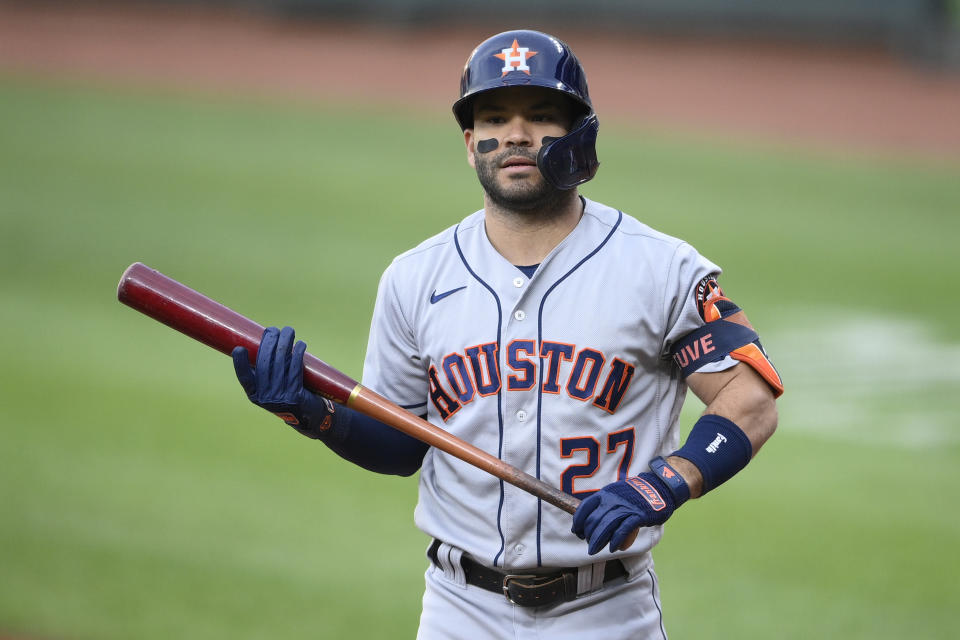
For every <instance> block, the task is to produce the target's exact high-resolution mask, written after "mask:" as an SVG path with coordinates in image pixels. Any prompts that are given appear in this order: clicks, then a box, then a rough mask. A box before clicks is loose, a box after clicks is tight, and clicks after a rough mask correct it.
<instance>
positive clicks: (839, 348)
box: [762, 312, 960, 449]
mask: <svg viewBox="0 0 960 640" xmlns="http://www.w3.org/2000/svg"><path fill="white" fill-rule="evenodd" d="M804 315H809V314H804ZM816 317H817V321H816V323H815V324H814V323H811V322H809V321H804V322H803V326H799V323H798V326H795V327H793V328H789V327H790V320H788V319H784V321H783V322H782V323H778V326H779V327H783V328H782V329H780V330H777V331H769V332H762V334H763V336H764V337H763V340H764V346H765V347H767V349H768V351H769V353H770V356H771V358H772V359H773V361H774V364H775V365H776V366H777V369H778V370H779V371H780V373H781V375H782V377H783V379H784V383H785V386H786V393H785V394H784V395H783V397H782V398H781V400H780V402H779V406H780V429H782V430H784V431H795V432H814V433H815V434H816V435H818V436H823V437H830V438H836V439H839V440H849V441H857V442H862V443H870V444H880V445H893V446H900V447H906V448H917V449H923V448H927V447H930V446H936V445H955V444H960V344H958V343H945V342H942V341H940V340H938V339H937V338H936V337H935V335H934V332H933V330H932V328H931V327H930V326H929V325H928V324H927V323H925V322H924V321H923V320H922V319H919V318H903V317H894V316H877V315H875V314H874V315H854V314H851V313H846V312H837V313H827V314H823V313H821V312H818V313H817V314H816Z"/></svg>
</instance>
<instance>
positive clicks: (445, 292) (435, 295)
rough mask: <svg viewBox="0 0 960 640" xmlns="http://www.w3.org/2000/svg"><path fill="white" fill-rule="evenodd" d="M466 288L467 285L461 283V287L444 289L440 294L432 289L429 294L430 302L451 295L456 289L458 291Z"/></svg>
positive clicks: (435, 302) (435, 301)
mask: <svg viewBox="0 0 960 640" xmlns="http://www.w3.org/2000/svg"><path fill="white" fill-rule="evenodd" d="M466 288H467V285H463V286H462V287H457V288H456V289H450V291H444V292H443V293H440V294H438V293H437V290H436V289H434V290H433V293H431V294H430V304H437V303H438V302H440V301H441V300H443V299H444V298H446V297H447V296H450V295H453V294H455V293H456V292H457V291H460V290H461V289H466Z"/></svg>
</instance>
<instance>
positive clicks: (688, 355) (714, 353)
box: [670, 295, 783, 398]
mask: <svg viewBox="0 0 960 640" xmlns="http://www.w3.org/2000/svg"><path fill="white" fill-rule="evenodd" d="M703 317H704V320H706V321H707V323H706V324H705V325H703V326H702V327H700V328H699V329H696V330H694V331H691V332H690V333H688V334H687V335H686V336H684V337H683V338H681V339H680V340H678V341H677V342H675V343H674V344H673V347H672V348H671V349H670V355H671V356H672V357H673V360H674V362H675V363H676V364H677V366H678V367H680V374H681V375H682V376H683V377H684V378H686V377H687V376H688V375H690V374H691V373H693V372H695V371H696V370H697V369H699V368H700V367H702V366H704V365H706V364H709V363H711V362H717V361H718V360H722V359H723V358H725V357H727V356H730V357H731V358H734V359H735V360H739V361H740V362H744V363H746V364H748V365H750V366H751V367H753V369H754V371H756V372H757V373H759V374H760V376H761V377H762V378H763V379H764V380H765V381H766V382H767V384H769V385H770V388H771V389H773V395H774V397H776V398H779V397H780V396H781V395H782V394H783V381H782V380H781V379H780V374H779V373H777V370H776V368H775V367H774V366H773V363H772V362H770V359H769V358H768V357H767V354H766V352H765V351H764V350H763V345H761V344H760V336H758V335H757V332H756V331H754V329H753V326H751V324H750V322H749V321H748V320H747V314H745V313H744V312H743V310H742V309H740V307H738V306H737V305H735V304H734V303H733V302H731V301H730V300H729V299H728V298H725V297H724V296H723V295H717V296H715V297H713V298H710V299H709V300H706V301H705V302H704V304H703Z"/></svg>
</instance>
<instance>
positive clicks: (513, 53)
mask: <svg viewBox="0 0 960 640" xmlns="http://www.w3.org/2000/svg"><path fill="white" fill-rule="evenodd" d="M535 55H537V52H536V51H530V49H529V47H521V46H520V44H519V43H518V42H517V39H516V38H514V39H513V46H512V47H511V48H509V49H502V50H501V51H500V53H495V54H493V57H494V58H500V59H501V60H503V69H502V71H503V73H501V74H500V75H501V76H505V75H507V74H508V73H510V72H511V71H523V72H524V73H525V74H527V75H530V66H529V65H527V60H529V59H530V58H532V57H533V56H535Z"/></svg>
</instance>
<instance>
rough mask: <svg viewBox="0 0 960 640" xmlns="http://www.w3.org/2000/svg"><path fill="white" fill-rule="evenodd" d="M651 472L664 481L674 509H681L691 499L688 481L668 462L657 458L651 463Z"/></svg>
mask: <svg viewBox="0 0 960 640" xmlns="http://www.w3.org/2000/svg"><path fill="white" fill-rule="evenodd" d="M650 470H651V471H653V474H654V475H655V476H657V477H658V478H660V479H661V480H662V481H663V484H664V485H665V486H666V488H667V491H669V492H670V495H671V496H672V497H673V505H674V509H677V508H679V507H680V505H682V504H683V503H684V502H686V501H687V500H689V499H690V487H689V485H687V481H686V480H684V479H683V476H681V475H680V473H679V472H678V471H677V470H676V469H674V468H673V467H672V466H670V464H669V463H668V462H667V461H666V460H664V459H663V458H661V457H660V456H657V457H656V458H654V459H653V460H651V461H650Z"/></svg>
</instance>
